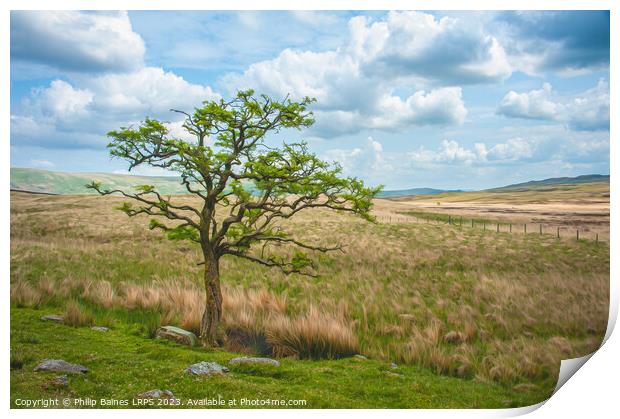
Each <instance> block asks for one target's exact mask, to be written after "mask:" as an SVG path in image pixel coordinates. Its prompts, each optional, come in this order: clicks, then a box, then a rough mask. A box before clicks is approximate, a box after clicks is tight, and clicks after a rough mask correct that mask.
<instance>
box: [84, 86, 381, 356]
mask: <svg viewBox="0 0 620 419" xmlns="http://www.w3.org/2000/svg"><path fill="white" fill-rule="evenodd" d="M314 101H315V100H314V99H311V98H304V99H303V100H301V101H300V102H296V101H292V100H290V99H289V98H288V97H287V98H286V99H284V100H282V101H275V100H273V99H271V98H269V97H267V96H265V95H261V96H256V95H254V91H253V90H246V91H240V92H238V93H237V96H236V97H235V98H233V99H232V100H230V101H228V102H226V101H224V100H220V101H205V102H203V106H202V107H199V108H196V109H195V110H194V112H193V113H191V114H190V113H187V112H184V111H180V110H175V109H172V110H171V111H173V112H178V113H181V114H183V115H184V116H185V121H184V124H183V128H184V129H185V131H187V132H188V133H189V134H191V137H192V138H195V140H193V141H186V140H183V139H180V138H174V137H173V136H171V134H170V132H169V131H168V129H167V128H166V126H165V125H164V124H163V123H162V122H159V121H157V120H154V119H150V118H146V119H145V121H144V122H142V123H141V124H140V125H139V126H138V127H135V128H134V127H122V128H120V130H118V131H111V132H109V133H108V137H110V138H111V140H112V141H111V142H110V144H109V145H108V148H109V149H110V154H111V155H112V156H115V157H120V158H122V159H125V160H127V161H128V162H129V170H131V169H133V168H135V167H138V166H141V165H147V166H154V167H159V168H163V169H167V170H170V171H173V172H176V173H178V174H180V176H181V182H182V184H183V185H184V186H185V188H186V189H187V192H189V193H190V194H192V195H194V196H196V197H197V198H199V199H198V202H199V205H197V206H192V205H188V204H185V203H183V204H180V203H178V201H176V202H173V200H172V198H171V197H170V196H164V195H162V194H161V193H159V192H158V191H157V190H156V189H155V187H154V186H152V185H140V186H136V187H135V191H131V192H129V191H122V190H118V189H114V190H109V189H105V188H103V187H102V185H101V183H98V182H92V183H91V184H89V185H87V187H88V188H90V189H93V190H95V191H96V192H98V193H99V194H101V195H111V194H120V195H122V196H124V197H127V198H131V199H132V200H133V201H135V202H134V204H136V205H137V206H134V205H132V203H130V202H125V203H123V204H122V205H121V206H120V207H119V208H118V209H120V210H121V211H123V212H125V213H126V214H127V215H128V216H130V217H134V216H136V215H139V214H146V215H148V216H152V217H156V218H152V219H151V221H150V224H149V228H150V229H161V230H163V231H164V232H165V233H166V234H167V236H168V238H169V239H172V240H189V241H191V242H195V243H197V244H199V245H200V247H201V249H202V256H203V260H202V262H200V264H204V285H205V291H206V306H205V311H204V315H203V317H202V321H201V324H200V338H201V340H202V342H203V344H205V345H208V346H211V345H215V344H216V343H217V336H218V325H219V323H220V319H221V318H222V293H221V289H220V268H219V261H220V258H221V257H222V256H224V255H232V256H236V257H240V258H244V259H248V260H250V261H252V262H256V263H259V264H262V265H265V266H269V267H276V268H279V269H281V270H282V271H283V272H284V273H286V274H290V273H299V274H304V275H311V276H316V267H315V265H314V263H313V261H312V259H311V258H310V256H309V255H308V254H307V253H305V252H304V251H308V250H309V251H319V252H328V251H332V250H338V249H341V247H340V246H339V245H336V246H333V247H323V246H318V245H313V244H309V243H305V242H303V241H302V239H300V238H295V237H292V236H291V235H290V234H288V233H286V232H285V231H284V230H283V228H282V225H280V224H282V223H281V222H280V223H279V221H281V220H283V219H289V218H291V217H293V216H294V215H295V214H298V213H299V212H301V211H303V210H307V209H310V208H328V209H332V210H336V211H347V212H351V213H353V214H357V215H359V216H361V217H363V218H365V219H367V220H372V216H371V215H370V209H371V207H372V198H373V197H374V196H375V195H376V194H377V193H378V192H379V190H380V187H378V188H368V187H366V186H364V183H363V182H362V181H361V180H358V179H356V178H350V177H343V176H341V168H340V166H339V165H337V164H329V163H326V162H324V161H322V160H320V159H319V158H317V156H316V155H314V154H312V153H311V152H310V151H309V150H308V147H307V144H306V143H304V142H300V143H292V144H283V146H282V147H281V148H274V147H271V146H268V145H267V144H265V136H266V135H267V134H269V133H276V132H278V131H280V130H281V129H282V128H297V129H301V128H302V127H308V126H310V125H312V124H313V123H314V119H313V117H312V112H310V111H308V110H307V108H308V105H309V104H311V103H312V102H314ZM162 221H165V223H164V222H162ZM257 244H262V246H261V248H260V252H256V251H253V250H252V249H253V247H256V246H253V245H257ZM275 246H279V247H281V246H289V247H291V248H293V249H294V251H292V252H291V251H289V252H282V251H279V252H274V247H275Z"/></svg>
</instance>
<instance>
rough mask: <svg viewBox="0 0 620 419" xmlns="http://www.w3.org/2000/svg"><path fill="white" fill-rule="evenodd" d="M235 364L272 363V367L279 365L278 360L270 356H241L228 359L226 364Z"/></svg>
mask: <svg viewBox="0 0 620 419" xmlns="http://www.w3.org/2000/svg"><path fill="white" fill-rule="evenodd" d="M237 364H262V365H273V366H274V367H279V366H280V362H279V361H276V360H275V359H271V358H256V357H248V356H244V357H241V358H233V359H231V360H230V361H228V365H237Z"/></svg>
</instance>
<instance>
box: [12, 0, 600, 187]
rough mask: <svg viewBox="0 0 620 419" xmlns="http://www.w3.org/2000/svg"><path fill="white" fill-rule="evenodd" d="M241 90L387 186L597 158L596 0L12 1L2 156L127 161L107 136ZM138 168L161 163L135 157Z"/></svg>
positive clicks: (96, 165) (83, 166) (515, 176)
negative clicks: (349, 7) (376, 2)
mask: <svg viewBox="0 0 620 419" xmlns="http://www.w3.org/2000/svg"><path fill="white" fill-rule="evenodd" d="M247 87H252V88H254V89H255V90H257V91H258V92H263V93H267V94H269V95H272V96H274V97H284V96H285V95H287V94H290V95H291V96H292V97H294V98H295V97H302V96H306V95H308V96H313V97H316V98H317V99H318V101H317V103H316V104H315V105H314V108H313V111H314V112H315V116H316V124H315V125H314V126H313V127H311V128H310V129H307V130H304V131H302V132H297V131H290V132H283V133H280V134H278V135H277V136H274V137H271V138H269V139H268V141H269V142H272V143H281V142H282V141H296V140H299V139H305V140H307V141H308V142H309V144H310V146H311V148H312V150H313V151H315V152H316V153H317V154H318V155H320V156H321V157H323V158H324V159H327V160H331V161H338V162H339V163H340V164H341V165H342V166H343V168H344V171H345V172H346V173H347V174H349V175H354V176H357V177H360V178H362V179H364V180H365V181H367V182H369V183H370V184H378V183H382V184H384V185H386V188H387V189H398V188H408V187H422V186H427V187H436V188H464V189H478V188H486V187H493V186H501V185H504V184H509V183H515V182H520V181H526V180H531V179H542V178H548V177H556V176H575V175H580V174H589V173H602V174H607V173H609V13H608V12H604V11H603V12H598V11H575V12H573V11H560V12H508V11H503V12H474V11H472V12H446V11H442V12H415V11H392V12H387V11H386V12H377V11H373V12H360V11H352V12H339V11H321V12H287V11H280V12H209V11H203V12H168V11H141V12H139V11H136V12H77V11H70V12H29V11H19V12H16V11H13V12H12V13H11V165H12V166H13V167H33V168H42V169H49V170H58V171H78V172H86V171H88V172H92V171H99V172H118V173H125V172H126V170H125V168H126V165H125V164H124V162H123V161H121V160H112V159H110V158H109V156H108V153H107V150H106V147H105V146H106V143H107V139H106V137H105V133H106V132H107V131H110V130H112V129H116V128H118V127H120V126H124V125H128V124H136V123H138V122H139V121H140V120H142V119H144V117H146V116H149V117H155V118H160V119H162V120H164V121H167V122H169V127H170V131H171V133H173V134H174V135H179V136H183V132H182V130H181V128H180V121H179V119H178V116H177V115H176V114H172V113H170V112H169V111H168V110H169V109H170V108H173V107H174V108H180V109H187V110H191V109H192V108H193V107H194V106H197V105H199V104H200V103H201V102H202V101H203V100H205V99H217V98H220V97H229V96H231V95H232V94H234V92H235V91H236V90H237V89H240V88H247ZM138 173H139V174H161V173H160V172H156V171H153V170H147V169H142V170H141V171H139V172H138Z"/></svg>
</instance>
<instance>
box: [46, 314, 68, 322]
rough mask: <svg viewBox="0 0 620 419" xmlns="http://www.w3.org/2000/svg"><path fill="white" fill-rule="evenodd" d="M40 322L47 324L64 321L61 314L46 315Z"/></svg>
mask: <svg viewBox="0 0 620 419" xmlns="http://www.w3.org/2000/svg"><path fill="white" fill-rule="evenodd" d="M41 320H43V321H47V322H56V323H62V322H63V321H64V320H65V318H64V317H63V315H62V314H48V315H46V316H43V317H41Z"/></svg>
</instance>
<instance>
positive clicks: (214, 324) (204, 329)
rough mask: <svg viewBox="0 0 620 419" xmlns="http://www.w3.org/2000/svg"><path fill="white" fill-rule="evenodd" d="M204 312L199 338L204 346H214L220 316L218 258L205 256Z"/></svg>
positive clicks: (220, 296)
mask: <svg viewBox="0 0 620 419" xmlns="http://www.w3.org/2000/svg"><path fill="white" fill-rule="evenodd" d="M204 281H205V292H206V305H205V312H204V314H203V315H202V321H201V322H200V339H201V340H202V343H203V345H205V346H216V345H217V337H218V327H219V325H220V320H221V318H222V291H221V289H220V270H219V259H218V258H217V257H215V256H213V255H206V257H205V276H204Z"/></svg>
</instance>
